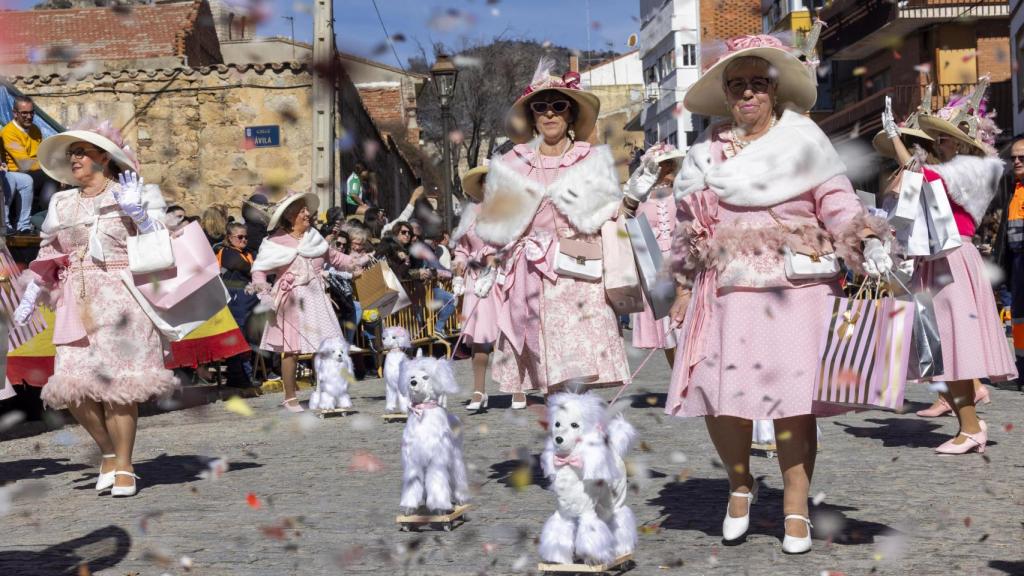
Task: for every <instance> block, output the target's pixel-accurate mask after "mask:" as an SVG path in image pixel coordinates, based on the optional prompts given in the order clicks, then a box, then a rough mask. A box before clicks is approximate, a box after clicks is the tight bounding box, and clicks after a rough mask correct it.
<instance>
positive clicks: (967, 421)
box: [876, 82, 1017, 454]
mask: <svg viewBox="0 0 1024 576" xmlns="http://www.w3.org/2000/svg"><path fill="white" fill-rule="evenodd" d="M986 87H987V82H982V83H981V84H979V88H978V91H977V92H975V93H974V94H973V95H972V97H970V98H965V97H961V96H954V97H953V98H951V99H950V102H949V103H948V104H946V106H945V107H944V108H942V109H941V110H939V111H938V112H936V113H935V114H934V115H933V114H929V113H927V111H926V110H925V111H922V113H919V114H918V115H917V124H918V125H919V126H920V129H922V130H923V131H924V133H925V137H924V138H922V137H920V136H916V135H915V134H912V133H911V134H907V130H906V128H904V129H903V134H904V136H905V137H908V140H911V141H913V142H914V144H915V150H916V151H918V154H916V156H917V158H915V157H913V156H912V155H911V153H910V152H909V151H908V150H907V148H906V146H905V145H904V143H903V142H902V140H901V130H900V129H899V128H898V127H897V126H896V123H895V122H894V120H893V117H892V111H891V109H890V108H889V105H888V104H889V103H888V102H886V104H887V106H886V112H885V113H883V115H882V122H883V128H884V131H885V133H886V135H887V136H888V142H889V143H891V145H890V146H885V147H884V148H885V149H887V150H892V151H893V155H894V156H895V157H896V158H897V159H899V160H900V163H901V164H903V165H907V164H910V163H920V162H921V161H923V164H924V166H923V172H924V176H925V180H926V181H927V182H928V183H929V184H930V185H931V187H932V189H933V190H944V191H945V193H946V194H947V195H948V197H949V200H950V208H951V209H952V212H953V218H954V220H955V221H956V226H957V230H958V231H959V232H960V236H961V238H962V240H963V244H962V245H960V247H958V248H954V249H953V250H952V251H951V252H949V253H947V254H946V255H945V257H943V258H938V259H925V258H915V259H913V261H912V269H913V278H912V279H911V286H910V287H911V288H912V289H914V290H930V291H931V292H932V293H933V294H934V297H933V303H934V305H935V319H936V321H937V323H938V327H939V336H940V340H941V342H942V366H943V373H942V374H940V375H936V376H934V377H932V378H931V379H930V380H935V381H939V382H945V383H946V388H947V390H946V391H945V392H942V393H941V394H940V406H939V408H940V409H939V410H935V411H934V412H938V413H940V414H941V413H945V412H946V411H952V412H953V413H954V414H956V417H957V420H958V422H959V424H960V431H959V432H958V433H957V435H956V436H954V437H953V438H952V439H950V440H948V441H946V442H945V443H943V444H942V445H941V446H939V447H937V448H936V449H935V451H936V452H938V453H940V454H964V453H967V452H972V451H975V450H976V451H978V452H984V451H985V445H986V444H987V442H988V430H987V427H986V425H985V422H984V420H981V419H979V418H978V414H977V409H976V404H977V403H978V402H980V401H985V400H987V398H988V390H987V389H985V387H984V386H982V385H981V383H980V382H979V379H981V378H988V379H989V380H990V381H993V382H1001V381H1005V380H1009V379H1013V378H1016V377H1017V368H1016V365H1015V362H1014V358H1013V355H1012V354H1011V352H1010V348H1009V346H1008V345H1007V342H1006V335H1005V332H1004V329H1003V325H1002V322H1001V321H1000V319H999V312H998V310H997V309H996V302H995V294H993V292H992V284H991V282H990V281H989V279H988V274H987V273H986V271H985V263H984V261H983V260H982V258H981V254H979V253H978V250H977V248H975V247H974V244H973V243H972V242H971V237H972V236H974V232H975V229H976V228H977V226H978V225H979V224H981V220H982V218H983V217H984V216H985V211H986V210H987V209H988V205H989V203H990V202H991V201H992V198H993V197H995V194H996V191H997V190H998V186H999V180H1000V178H1002V176H1003V169H1004V166H1003V161H1002V160H1000V159H999V156H998V155H997V154H996V151H995V149H994V148H993V144H994V143H995V137H996V135H997V134H998V133H999V129H998V128H997V127H996V125H995V122H994V121H993V120H992V118H991V117H989V115H988V114H987V111H986V109H985V103H984V101H983V100H982V96H983V93H984V90H985V88H986ZM972 100H973V101H972ZM876 140H877V138H876ZM915 161H916V162H915ZM907 264H908V265H911V264H910V261H908V262H907ZM981 391H983V392H981ZM934 412H932V413H929V412H925V414H923V415H929V416H930V415H932V414H934Z"/></svg>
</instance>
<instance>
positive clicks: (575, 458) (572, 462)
mask: <svg viewBox="0 0 1024 576" xmlns="http://www.w3.org/2000/svg"><path fill="white" fill-rule="evenodd" d="M562 466H572V467H573V468H576V469H577V470H581V469H582V468H583V458H580V456H579V455H578V454H573V455H572V456H566V457H562V456H559V455H558V454H555V468H561V467H562Z"/></svg>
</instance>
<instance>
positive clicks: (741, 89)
mask: <svg viewBox="0 0 1024 576" xmlns="http://www.w3.org/2000/svg"><path fill="white" fill-rule="evenodd" d="M747 87H749V88H750V91H751V92H753V93H754V94H767V93H768V90H769V89H771V87H772V81H771V80H770V79H768V78H764V77H763V76H758V77H755V78H751V79H750V80H747V79H745V78H733V79H732V80H729V81H728V82H726V83H725V88H726V89H727V90H728V91H729V94H731V95H732V96H734V97H736V98H740V97H742V96H743V95H744V94H746V92H747Z"/></svg>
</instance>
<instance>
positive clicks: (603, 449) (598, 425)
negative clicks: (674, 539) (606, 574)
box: [539, 392, 637, 564]
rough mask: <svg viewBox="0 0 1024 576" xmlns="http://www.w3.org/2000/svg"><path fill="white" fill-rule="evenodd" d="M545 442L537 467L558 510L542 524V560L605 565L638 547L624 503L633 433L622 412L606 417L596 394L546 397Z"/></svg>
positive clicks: (605, 408) (604, 406)
mask: <svg viewBox="0 0 1024 576" xmlns="http://www.w3.org/2000/svg"><path fill="white" fill-rule="evenodd" d="M548 433H549V434H548V439H547V443H546V445H545V448H544V452H543V453H542V454H541V460H540V461H541V468H542V469H543V470H544V475H545V476H546V477H548V478H549V479H550V480H551V490H552V491H554V493H555V495H556V496H557V498H558V509H557V510H556V511H555V513H554V514H552V515H551V517H550V518H548V521H547V522H545V523H544V528H543V530H542V531H541V536H540V550H539V552H540V557H541V558H542V559H543V560H544V561H545V562H551V563H557V564H572V563H574V562H575V561H576V559H579V560H581V561H583V562H584V563H587V564H604V563H607V562H610V561H612V560H614V559H615V558H617V557H619V556H622V555H624V554H628V553H631V552H632V551H633V549H634V548H635V547H636V540H637V535H636V518H634V516H633V512H632V511H631V510H630V509H629V507H628V506H626V505H625V500H626V488H627V481H626V465H625V463H624V461H623V458H624V457H625V455H626V453H627V452H628V451H629V448H630V446H631V445H632V444H633V441H634V440H635V439H636V430H634V429H633V426H631V425H630V424H629V422H626V419H625V418H623V417H622V415H621V414H619V415H615V416H612V417H609V415H608V407H607V406H606V405H605V403H604V400H602V399H601V398H600V397H599V396H597V395H596V394H593V393H590V392H587V393H584V394H576V393H571V392H566V393H561V394H556V395H554V396H551V397H549V398H548Z"/></svg>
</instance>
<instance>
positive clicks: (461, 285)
mask: <svg viewBox="0 0 1024 576" xmlns="http://www.w3.org/2000/svg"><path fill="white" fill-rule="evenodd" d="M465 293H466V279H465V278H463V277H462V276H456V277H455V278H452V294H454V295H456V296H462V295H463V294H465Z"/></svg>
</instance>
